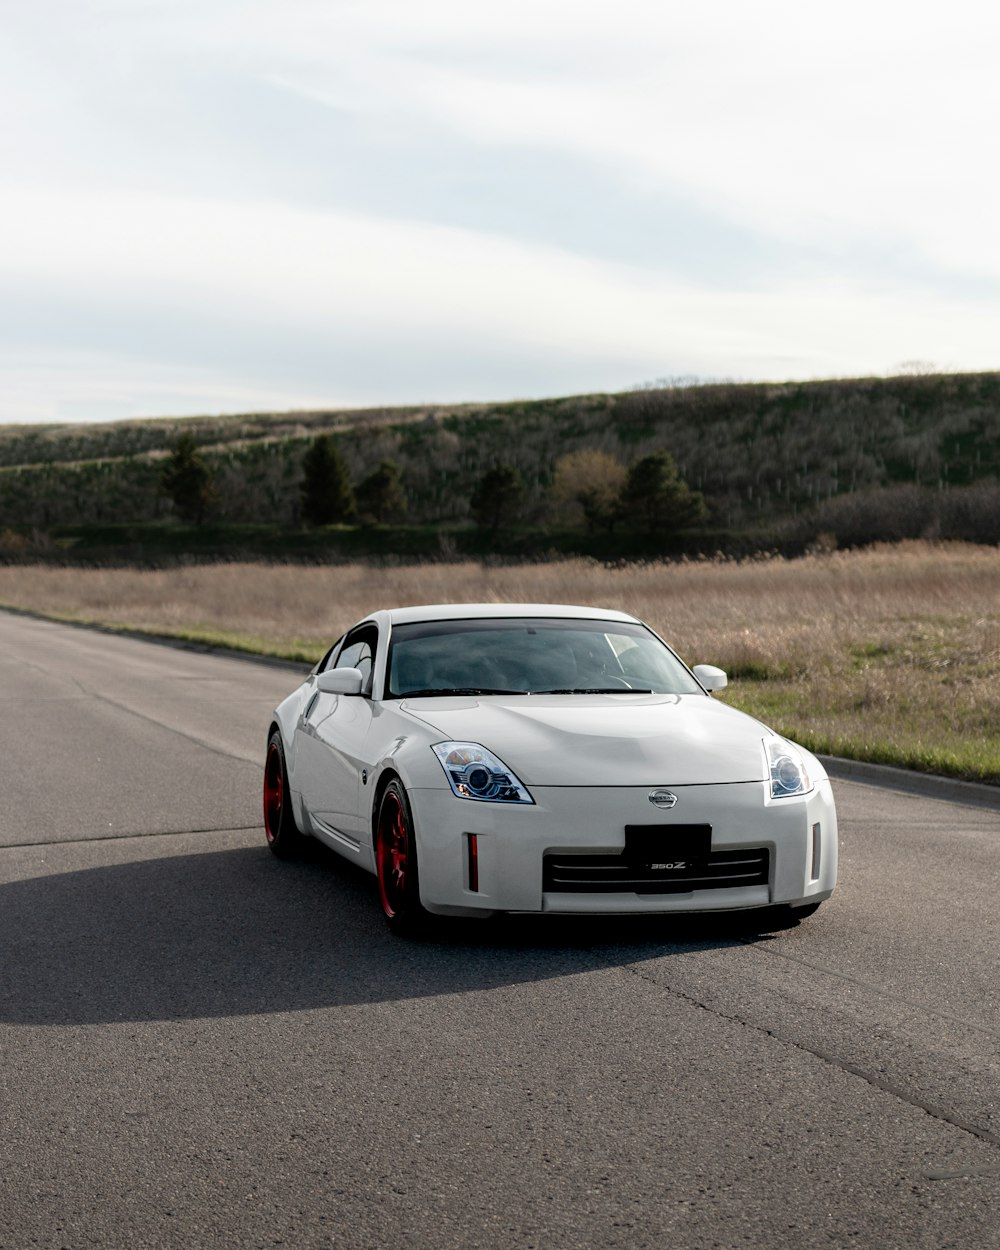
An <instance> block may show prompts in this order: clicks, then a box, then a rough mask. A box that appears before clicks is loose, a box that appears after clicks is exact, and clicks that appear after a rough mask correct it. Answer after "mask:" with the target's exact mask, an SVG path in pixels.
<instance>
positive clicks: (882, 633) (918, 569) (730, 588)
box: [0, 543, 1000, 782]
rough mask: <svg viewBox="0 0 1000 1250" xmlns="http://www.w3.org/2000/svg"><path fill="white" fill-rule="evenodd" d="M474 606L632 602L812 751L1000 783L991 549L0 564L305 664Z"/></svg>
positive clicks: (115, 620)
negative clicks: (168, 565)
mask: <svg viewBox="0 0 1000 1250" xmlns="http://www.w3.org/2000/svg"><path fill="white" fill-rule="evenodd" d="M464 600H469V601H485V602H546V603H583V604H594V605H598V606H603V607H610V608H620V609H624V610H625V611H627V612H632V613H634V614H635V615H637V616H640V617H642V618H643V619H644V620H646V621H648V622H649V623H650V624H651V625H652V626H653V627H654V628H655V629H657V630H658V631H659V632H660V633H662V634H663V636H664V637H666V638H667V639H668V640H669V641H670V642H671V643H672V644H673V645H674V647H675V648H676V649H677V650H678V651H679V653H680V654H681V655H682V656H683V657H684V659H686V660H687V661H688V662H689V663H700V662H704V663H711V664H718V665H720V666H721V667H722V668H724V669H726V670H727V672H728V673H729V674H730V678H731V681H732V686H731V688H730V689H729V691H727V693H726V694H725V696H723V697H725V698H726V699H727V700H728V701H729V702H731V703H733V704H735V705H736V706H738V707H741V708H744V709H745V710H746V711H749V712H751V713H753V714H754V715H757V716H759V717H760V718H761V719H762V720H764V721H766V722H767V723H768V724H770V725H772V726H773V727H774V728H775V729H778V730H779V731H780V732H783V733H786V734H788V735H789V736H791V737H794V738H796V739H798V740H799V741H801V742H803V743H804V744H806V745H807V746H810V747H812V748H813V749H814V750H820V751H828V752H831V753H833V754H841V755H847V756H851V757H854V758H858V759H869V760H875V761H879V762H883V763H893V764H898V765H902V766H908V767H914V768H921V769H925V770H930V771H933V772H943V773H948V774H951V775H953V776H960V777H968V778H976V779H979V780H990V781H993V782H1000V550H998V549H997V548H995V547H974V546H969V545H963V544H930V543H903V544H899V545H895V546H881V547H874V548H870V549H867V550H864V551H857V552H834V553H832V554H824V555H815V556H808V557H805V558H803V559H799V560H782V559H758V560H751V561H743V562H739V563H737V562H723V561H719V562H711V561H703V562H692V563H680V564H649V565H630V566H627V567H623V568H607V567H604V566H602V565H600V564H597V563H592V562H588V561H584V560H570V561H562V562H558V563H550V564H534V565H517V566H498V567H492V566H488V565H487V566H483V565H479V564H471V563H470V564H432V565H421V566H404V567H398V568H372V567H367V566H361V565H349V566H335V567H329V566H322V567H303V566H289V565H264V564H224V565H210V566H191V567H183V568H176V569H168V570H138V569H59V568H52V567H3V568H0V604H4V605H8V606H14V607H20V608H25V609H29V610H32V611H36V612H40V613H44V614H48V615H52V616H56V617H62V618H68V619H73V620H79V621H96V622H102V623H104V624H111V625H116V626H120V627H123V628H131V629H139V630H145V631H149V632H152V633H157V634H170V635H177V636H181V637H185V638H188V639H196V640H202V641H210V642H219V643H224V644H227V645H231V646H237V647H241V648H245V649H250V650H257V651H265V652H270V653H274V654H279V655H284V656H288V657H296V658H302V659H314V658H316V657H317V656H318V655H320V654H321V653H322V651H323V650H324V649H325V647H326V646H327V645H328V643H329V642H330V641H332V640H333V639H334V638H335V637H336V636H337V635H338V634H339V633H340V632H342V630H343V629H344V628H345V627H346V626H348V625H350V624H351V623H352V622H354V621H355V620H357V619H358V618H359V617H361V616H363V615H364V614H365V613H366V612H369V611H371V610H373V609H375V608H377V607H381V606H397V605H398V606H401V605H405V604H411V603H447V602H456V601H458V602H461V601H464Z"/></svg>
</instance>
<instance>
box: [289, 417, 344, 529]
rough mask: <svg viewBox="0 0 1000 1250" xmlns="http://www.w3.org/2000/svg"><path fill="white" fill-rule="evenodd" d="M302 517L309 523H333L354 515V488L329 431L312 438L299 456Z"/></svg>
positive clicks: (342, 458)
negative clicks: (301, 472) (304, 452)
mask: <svg viewBox="0 0 1000 1250" xmlns="http://www.w3.org/2000/svg"><path fill="white" fill-rule="evenodd" d="M302 469H303V472H304V477H303V479H302V485H301V487H300V489H301V491H302V516H303V519H304V520H305V521H307V522H308V523H309V524H310V525H333V524H334V523H335V522H337V521H346V520H348V519H349V518H350V517H352V516H354V488H353V487H352V485H351V475H350V473H349V472H348V469H347V465H346V463H345V462H344V457H343V456H342V455H341V454H340V449H339V448H338V447H337V444H336V442H335V441H334V439H333V438H331V437H330V435H329V434H320V435H318V436H317V437H316V438H314V439H313V441H312V443H310V445H309V450H308V451H307V452H306V454H305V456H303V458H302Z"/></svg>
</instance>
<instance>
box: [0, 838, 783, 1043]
mask: <svg viewBox="0 0 1000 1250" xmlns="http://www.w3.org/2000/svg"><path fill="white" fill-rule="evenodd" d="M775 927H780V924H779V925H774V924H772V925H770V927H769V928H768V930H767V931H768V932H770V931H773V929H774V928H775ZM763 938H766V933H765V932H755V930H754V928H753V927H752V925H748V924H747V922H746V920H745V919H744V920H743V921H742V923H740V921H739V920H738V919H737V920H734V919H731V918H727V917H725V916H714V917H713V916H700V917H688V918H684V917H657V918H653V917H619V918H616V917H610V918H609V917H600V918H593V919H591V918H576V917H555V916H552V917H549V916H544V917H527V916H512V917H506V918H503V919H501V920H498V921H491V922H483V921H448V922H446V923H442V924H441V925H439V926H436V927H435V929H434V930H433V932H432V933H431V935H430V936H429V937H428V938H427V939H426V940H424V941H420V942H408V941H405V940H402V939H399V938H396V937H394V936H393V935H392V934H390V933H389V931H388V929H387V928H386V926H385V924H384V922H383V920H382V917H381V914H380V912H379V908H378V901H377V895H376V891H375V882H374V878H373V877H371V876H369V875H368V874H367V873H364V872H362V871H360V870H359V869H356V868H354V867H352V866H351V865H349V864H346V863H344V861H342V860H340V859H338V858H337V857H336V856H333V855H331V854H328V853H326V852H324V851H322V850H319V851H317V852H315V853H313V854H311V855H310V856H309V857H307V858H306V859H304V860H301V861H297V862H294V863H281V862H279V861H277V860H275V859H274V857H273V856H272V855H270V854H269V853H268V851H267V849H266V848H263V847H261V848H256V847H252V848H243V849H237V850H225V851H205V852H204V853H200V854H195V855H179V856H169V857H165V858H163V857H161V858H155V859H149V860H143V861H139V862H132V863H124V864H115V865H111V866H104V867H99V868H88V869H83V870H79V871H74V872H67V873H58V874H54V875H49V876H40V877H36V878H32V879H30V880H26V881H17V882H12V883H9V884H6V885H2V886H0V949H2V950H3V952H4V959H3V971H2V974H0V1022H5V1023H9V1024H25V1025H67V1024H91V1023H106V1022H109V1021H138V1020H164V1019H197V1018H214V1017H225V1016H238V1015H251V1014H259V1013H267V1012H283V1011H296V1010H309V1009H314V1008H323V1007H331V1006H343V1005H349V1004H357V1003H372V1002H392V1001H397V1000H400V999H407V998H415V997H430V996H435V995H440V994H457V993H464V992H467V991H469V990H476V989H490V988H496V987H499V986H504V985H510V984H516V983H522V982H531V981H542V980H547V979H550V978H555V977H564V976H570V975H576V974H579V973H584V972H587V971H591V970H596V969H600V968H607V967H615V966H622V965H626V964H634V963H637V962H641V961H644V960H650V959H661V958H664V957H669V956H671V955H677V954H679V953H682V952H687V951H692V950H698V949H713V948H725V947H737V946H739V945H740V944H742V943H744V942H746V941H748V940H749V941H755V940H760V939H763Z"/></svg>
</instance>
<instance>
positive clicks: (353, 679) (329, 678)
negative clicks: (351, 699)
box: [316, 668, 365, 694]
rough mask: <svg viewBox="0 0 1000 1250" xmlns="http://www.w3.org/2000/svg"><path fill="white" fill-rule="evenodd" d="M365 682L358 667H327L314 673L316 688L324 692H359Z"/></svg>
mask: <svg viewBox="0 0 1000 1250" xmlns="http://www.w3.org/2000/svg"><path fill="white" fill-rule="evenodd" d="M364 684H365V679H364V677H362V675H361V672H360V670H359V669H356V668H328V669H327V670H326V671H325V672H323V673H318V674H317V675H316V689H317V690H322V692H323V693H324V694H360V693H361V687H362V686H363V685H364Z"/></svg>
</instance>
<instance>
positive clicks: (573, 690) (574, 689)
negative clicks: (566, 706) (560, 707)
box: [531, 686, 653, 694]
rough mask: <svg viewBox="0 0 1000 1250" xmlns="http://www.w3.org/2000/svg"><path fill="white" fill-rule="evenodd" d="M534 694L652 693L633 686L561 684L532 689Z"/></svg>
mask: <svg viewBox="0 0 1000 1250" xmlns="http://www.w3.org/2000/svg"><path fill="white" fill-rule="evenodd" d="M531 693H532V694H652V693H653V692H652V690H637V689H635V688H634V687H631V686H560V687H557V688H556V689H554V690H532V692H531Z"/></svg>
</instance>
